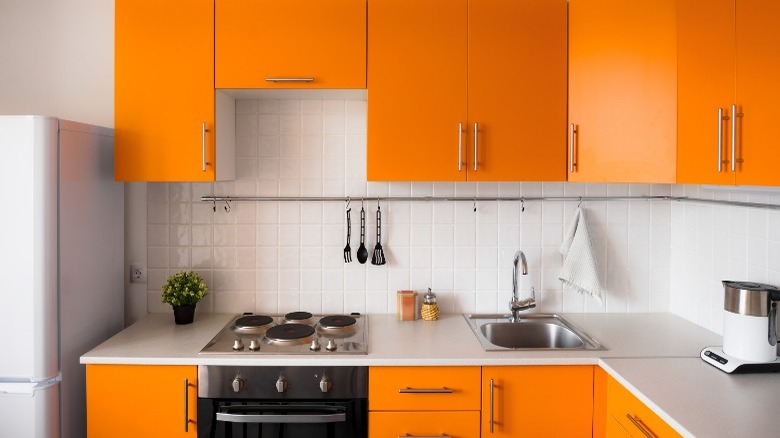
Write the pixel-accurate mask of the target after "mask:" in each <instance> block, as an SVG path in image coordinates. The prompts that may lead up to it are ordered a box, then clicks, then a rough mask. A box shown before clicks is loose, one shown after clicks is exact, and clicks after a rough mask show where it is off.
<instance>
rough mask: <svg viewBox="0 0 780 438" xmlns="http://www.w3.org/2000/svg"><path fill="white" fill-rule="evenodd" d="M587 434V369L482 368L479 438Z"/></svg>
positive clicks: (590, 384) (590, 420)
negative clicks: (480, 428) (480, 437)
mask: <svg viewBox="0 0 780 438" xmlns="http://www.w3.org/2000/svg"><path fill="white" fill-rule="evenodd" d="M491 407H492V408H491ZM592 434H593V367H592V366H507V367H500V366H490V367H482V436H489V437H496V438H499V437H519V436H533V437H572V438H574V437H591V436H592Z"/></svg>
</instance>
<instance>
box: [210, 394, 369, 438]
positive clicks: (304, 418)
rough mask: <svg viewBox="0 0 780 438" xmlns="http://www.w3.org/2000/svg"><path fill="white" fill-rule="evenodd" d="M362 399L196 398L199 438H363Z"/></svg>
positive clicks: (365, 414) (365, 428)
mask: <svg viewBox="0 0 780 438" xmlns="http://www.w3.org/2000/svg"><path fill="white" fill-rule="evenodd" d="M367 419H368V404H367V403H366V400H365V399H359V400H328V401H327V402H317V401H307V400H295V401H293V400H288V401H284V402H279V401H278V400H241V401H237V400H223V399H207V398H202V399H198V438H249V437H252V438H255V437H257V438H267V437H273V438H292V437H311V438H365V437H366V435H367V434H368V422H367Z"/></svg>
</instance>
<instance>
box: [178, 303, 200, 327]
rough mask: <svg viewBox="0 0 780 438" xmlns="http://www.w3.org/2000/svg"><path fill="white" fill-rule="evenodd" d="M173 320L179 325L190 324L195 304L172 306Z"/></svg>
mask: <svg viewBox="0 0 780 438" xmlns="http://www.w3.org/2000/svg"><path fill="white" fill-rule="evenodd" d="M173 319H174V321H176V324H179V325H184V324H192V320H193V319H195V304H190V305H187V306H173Z"/></svg>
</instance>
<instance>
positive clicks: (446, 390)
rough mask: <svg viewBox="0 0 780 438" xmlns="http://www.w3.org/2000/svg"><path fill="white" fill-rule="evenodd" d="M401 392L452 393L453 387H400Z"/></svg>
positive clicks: (399, 391)
mask: <svg viewBox="0 0 780 438" xmlns="http://www.w3.org/2000/svg"><path fill="white" fill-rule="evenodd" d="M398 393H399V394H452V388H447V387H444V388H398Z"/></svg>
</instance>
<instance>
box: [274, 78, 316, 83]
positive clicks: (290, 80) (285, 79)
mask: <svg viewBox="0 0 780 438" xmlns="http://www.w3.org/2000/svg"><path fill="white" fill-rule="evenodd" d="M265 81H266V82H314V78H265Z"/></svg>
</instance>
